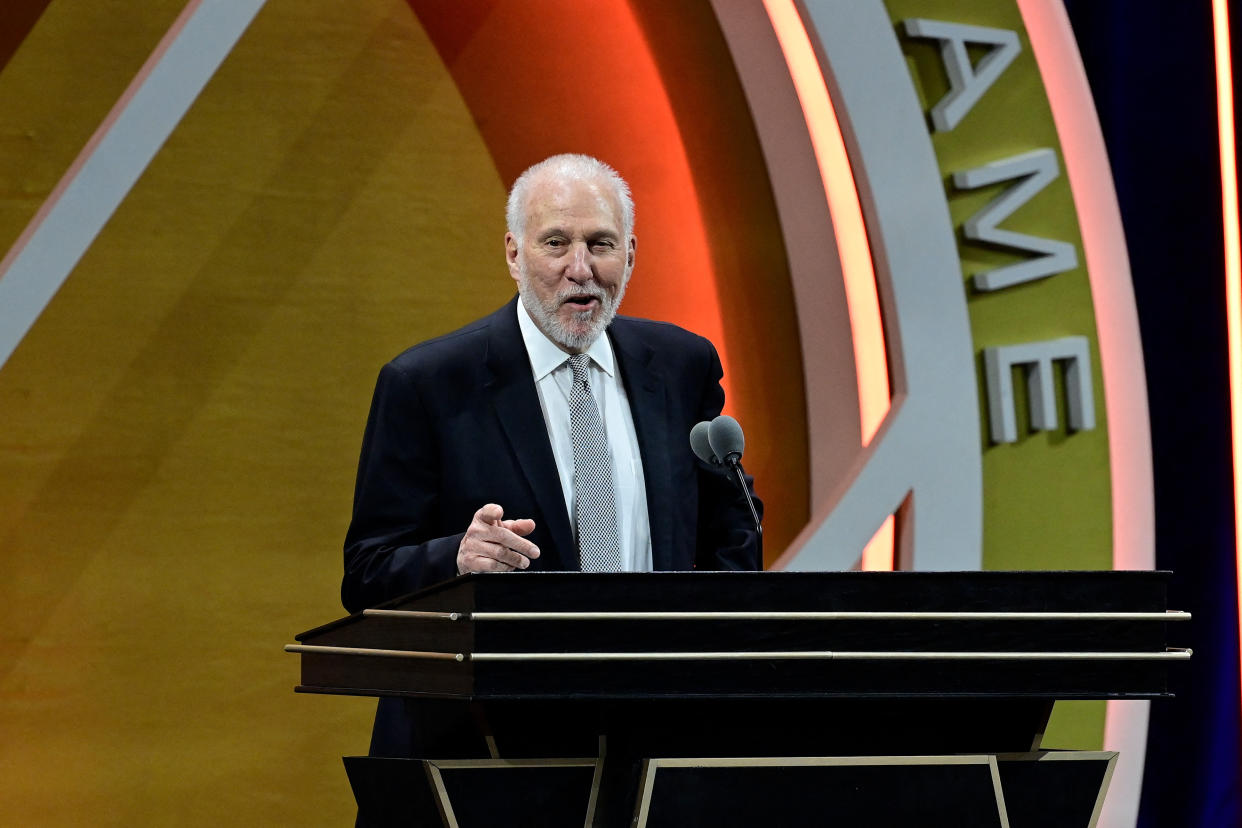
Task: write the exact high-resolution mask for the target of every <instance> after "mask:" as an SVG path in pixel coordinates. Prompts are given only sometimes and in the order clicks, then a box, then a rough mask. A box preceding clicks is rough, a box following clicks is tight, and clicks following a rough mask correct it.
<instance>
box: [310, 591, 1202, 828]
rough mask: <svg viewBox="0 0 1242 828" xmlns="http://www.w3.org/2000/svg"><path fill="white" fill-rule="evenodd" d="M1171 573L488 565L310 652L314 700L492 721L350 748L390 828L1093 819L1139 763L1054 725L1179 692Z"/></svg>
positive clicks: (322, 635)
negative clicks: (427, 746)
mask: <svg viewBox="0 0 1242 828" xmlns="http://www.w3.org/2000/svg"><path fill="white" fill-rule="evenodd" d="M1167 578H1168V573H1161V572H951V573H950V572H885V573H864V572H810V573H793V572H759V573H754V572H746V573H743V572H701V573H648V574H587V573H507V574H498V575H469V576H464V577H461V578H457V579H454V580H453V581H449V582H446V583H444V584H441V585H438V586H435V587H432V588H430V589H427V590H423V591H421V592H417V593H414V594H412V595H409V596H406V597H403V598H400V599H398V600H396V601H393V602H391V603H389V604H386V605H384V606H382V607H377V608H375V609H369V610H365V611H364V612H362V613H359V614H356V615H352V616H349V617H348V618H343V619H340V620H338V621H334V622H332V623H330V624H326V625H324V626H322V627H318V628H316V629H314V630H310V631H308V632H305V633H302V634H301V635H299V636H297V640H298V641H299V642H300V643H299V644H296V645H290V646H289V647H287V648H286V649H288V650H290V651H292V652H296V653H300V654H301V658H302V683H301V684H300V685H299V686H298V687H297V690H298V691H299V692H308V693H334V694H348V695H366V696H397V697H405V698H408V699H434V700H437V701H436V702H435V704H437V705H441V706H445V705H447V707H446V708H445V709H452V708H454V707H458V708H460V711H463V712H464V714H465V715H468V716H469V717H470V718H471V720H472V721H474V722H476V723H477V730H478V734H479V739H478V745H477V747H472V748H469V749H466V750H464V751H458V750H455V751H454V753H455V754H457V755H454V756H453V757H452V758H447V757H446V756H424V757H418V758H414V759H405V760H403V759H374V758H366V757H353V758H347V759H346V767H347V770H348V771H349V773H350V780H351V784H352V785H353V787H354V791H355V795H356V796H357V798H358V801H359V806H360V809H361V811H362V812H363V814H364V815H365V816H366V817H367V818H368V820H369V822H368V824H378V825H383V824H394V825H395V824H401V825H424V824H425V825H460V826H463V828H465V826H472V825H507V826H518V825H532V826H534V825H539V826H544V825H560V824H564V825H573V826H582V825H588V826H590V825H595V826H621V825H640V826H649V828H655V826H693V825H712V826H729V825H764V824H766V825H779V826H799V825H821V824H826V823H839V824H847V825H848V824H866V825H890V824H891V825H897V824H918V825H921V826H929V825H953V826H973V825H978V826H1014V827H1015V828H1017V826H1025V825H1031V826H1035V825H1049V826H1051V825H1056V826H1069V825H1081V826H1088V825H1093V824H1094V821H1095V819H1096V818H1098V814H1099V809H1100V806H1101V804H1102V801H1103V796H1104V792H1105V790H1106V788H1107V782H1108V778H1109V776H1110V775H1111V771H1112V766H1113V763H1114V761H1115V758H1116V755H1115V754H1112V753H1104V752H1079V751H1069V752H1049V751H1041V750H1040V749H1039V747H1040V739H1041V737H1042V734H1043V730H1044V725H1045V724H1046V722H1047V719H1048V715H1049V714H1050V712H1051V709H1052V704H1053V702H1054V701H1055V700H1057V699H1106V698H1128V699H1152V698H1160V697H1163V696H1167V695H1169V692H1168V683H1167V675H1168V670H1169V667H1170V665H1171V664H1172V663H1174V662H1178V661H1182V660H1185V659H1188V658H1189V657H1190V653H1189V651H1187V650H1178V649H1170V648H1169V647H1168V645H1167V625H1168V624H1169V623H1173V622H1178V621H1182V620H1185V619H1188V618H1189V615H1188V614H1187V613H1180V612H1170V611H1168V609H1167V606H1166V585H1167ZM463 752H464V753H465V755H464V756H463V755H461V754H462V753H463ZM480 791H485V792H486V794H485V795H482V796H481V795H479V792H480Z"/></svg>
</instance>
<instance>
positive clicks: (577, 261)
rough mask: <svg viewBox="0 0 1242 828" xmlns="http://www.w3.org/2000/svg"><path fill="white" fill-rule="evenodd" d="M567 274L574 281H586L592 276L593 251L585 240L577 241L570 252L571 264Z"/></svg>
mask: <svg viewBox="0 0 1242 828" xmlns="http://www.w3.org/2000/svg"><path fill="white" fill-rule="evenodd" d="M565 275H566V276H567V277H568V278H569V279H571V280H572V281H574V282H585V281H589V280H590V278H591V251H590V250H588V249H587V246H586V244H585V243H584V242H576V243H575V244H574V245H573V248H572V249H571V250H570V252H569V266H568V267H567V268H566V269H565Z"/></svg>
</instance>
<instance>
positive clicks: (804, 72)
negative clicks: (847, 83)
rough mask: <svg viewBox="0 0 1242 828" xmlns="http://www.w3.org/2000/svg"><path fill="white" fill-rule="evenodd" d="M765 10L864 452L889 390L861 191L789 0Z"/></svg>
mask: <svg viewBox="0 0 1242 828" xmlns="http://www.w3.org/2000/svg"><path fill="white" fill-rule="evenodd" d="M763 5H764V8H765V10H766V11H767V13H768V18H769V19H770V20H771V21H772V28H773V30H774V31H775V32H776V39H777V40H778V41H779V42H780V45H781V52H782V53H783V54H784V56H785V63H786V64H787V65H788V66H789V74H790V77H791V78H792V79H793V84H794V89H795V91H796V92H797V94H798V101H799V103H800V104H801V105H802V112H803V115H804V116H805V118H806V125H807V130H808V131H809V133H810V137H811V146H812V147H813V148H814V151H815V161H816V163H817V164H818V166H819V175H820V178H821V179H822V180H823V182H824V195H825V196H827V199H828V212H829V215H830V217H831V219H832V228H833V231H834V233H835V235H836V242H837V251H838V254H839V255H840V257H841V273H842V276H843V279H844V281H845V301H846V304H847V305H848V307H849V315H850V330H851V332H852V334H853V339H854V367H855V372H856V376H857V379H858V412H859V422H860V424H861V432H862V434H861V438H862V444H863V445H864V446H865V445H867V444H869V443H870V442H871V440H872V438H874V437H875V433H876V431H878V430H879V428H880V424H881V423H882V422H883V421H884V418H885V416H886V415H887V414H888V412H889V408H890V407H891V404H892V395H891V392H890V389H889V385H888V354H887V352H886V349H885V347H884V326H883V323H882V320H881V316H880V297H879V293H878V291H877V290H876V283H875V267H874V265H873V264H872V261H871V246H870V244H869V243H868V241H867V228H866V224H865V223H864V222H863V216H862V206H861V205H860V204H859V201H858V188H857V186H856V185H855V183H854V172H853V170H852V169H851V168H850V160H849V155H848V154H847V153H846V151H845V141H844V139H843V138H842V137H841V126H840V124H839V123H838V122H837V114H836V111H835V110H834V109H833V106H832V100H831V98H829V96H828V87H827V84H825V82H824V75H823V73H822V72H821V71H820V68H819V61H818V60H817V59H816V58H815V50H814V49H813V48H812V47H811V40H810V37H809V36H808V35H807V32H806V27H805V26H804V25H803V23H802V18H801V17H800V16H799V15H798V10H797V9H796V8H794V4H793V0H763ZM893 530H894V521H893V518H892V517H891V516H890V517H889V518H888V520H886V521H885V522H884V524H883V526H881V527H880V529H879V530H878V531H877V532H876V534H875V536H874V537H872V539H871V540H870V541H869V542H868V543H867V546H866V548H865V549H864V550H863V554H862V561H861V566H862V568H863V569H885V570H887V569H892V568H893V535H894V531H893Z"/></svg>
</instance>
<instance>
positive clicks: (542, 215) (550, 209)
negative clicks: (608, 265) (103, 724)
mask: <svg viewBox="0 0 1242 828" xmlns="http://www.w3.org/2000/svg"><path fill="white" fill-rule="evenodd" d="M565 225H568V226H582V227H583V228H584V229H586V228H587V226H589V227H590V228H591V229H607V230H611V231H613V232H616V233H620V232H621V204H620V202H619V201H618V199H617V194H616V193H615V192H614V191H613V188H612V187H611V186H609V185H608V183H607V182H604V181H600V180H596V179H581V178H561V177H556V176H553V175H546V176H544V177H542V178H540V179H538V180H537V181H535V182H534V184H533V185H532V186H531V188H530V191H529V195H528V196H527V199H526V226H527V229H528V230H530V231H535V232H538V231H540V230H543V229H549V228H552V227H562V226H565Z"/></svg>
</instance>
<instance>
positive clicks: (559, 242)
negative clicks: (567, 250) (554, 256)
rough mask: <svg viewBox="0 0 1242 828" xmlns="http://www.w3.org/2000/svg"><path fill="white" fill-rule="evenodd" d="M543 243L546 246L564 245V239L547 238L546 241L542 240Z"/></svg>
mask: <svg viewBox="0 0 1242 828" xmlns="http://www.w3.org/2000/svg"><path fill="white" fill-rule="evenodd" d="M544 244H546V245H547V246H548V247H564V246H565V240H564V239H548V240H547V241H545V242H544Z"/></svg>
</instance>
